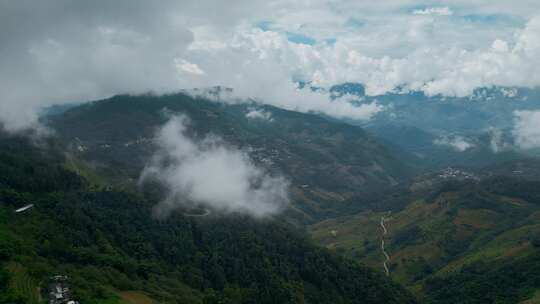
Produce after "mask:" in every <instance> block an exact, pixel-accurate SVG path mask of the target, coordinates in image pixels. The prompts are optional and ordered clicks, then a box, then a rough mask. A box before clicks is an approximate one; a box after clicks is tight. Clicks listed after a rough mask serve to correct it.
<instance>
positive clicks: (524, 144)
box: [513, 111, 540, 149]
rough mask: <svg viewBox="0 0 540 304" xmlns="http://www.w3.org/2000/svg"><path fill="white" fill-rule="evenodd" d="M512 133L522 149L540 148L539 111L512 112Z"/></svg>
mask: <svg viewBox="0 0 540 304" xmlns="http://www.w3.org/2000/svg"><path fill="white" fill-rule="evenodd" d="M513 135H514V138H515V142H516V145H517V146H519V147H520V148H522V149H534V148H540V111H516V112H514V130H513Z"/></svg>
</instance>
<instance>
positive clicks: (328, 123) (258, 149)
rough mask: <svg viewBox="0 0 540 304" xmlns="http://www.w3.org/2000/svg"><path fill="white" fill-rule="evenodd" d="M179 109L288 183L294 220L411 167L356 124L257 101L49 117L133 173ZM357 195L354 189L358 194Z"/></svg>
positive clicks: (111, 169)
mask: <svg viewBox="0 0 540 304" xmlns="http://www.w3.org/2000/svg"><path fill="white" fill-rule="evenodd" d="M166 112H167V113H169V114H170V113H183V114H185V115H187V116H188V117H189V118H190V120H191V121H192V128H191V130H190V132H191V133H192V134H193V136H195V137H203V136H205V135H206V134H209V133H211V134H214V135H217V136H219V137H221V138H223V139H224V140H225V141H226V142H227V143H229V144H231V145H233V146H235V147H238V148H240V149H243V150H244V151H248V152H249V154H250V157H251V158H252V159H253V161H254V162H255V163H256V164H257V165H260V166H263V167H264V168H266V169H267V170H269V171H271V172H275V173H280V174H283V175H285V177H286V178H287V179H289V180H290V181H291V184H292V191H291V193H292V194H293V201H294V202H295V203H294V204H293V208H294V210H293V213H294V217H296V218H297V219H298V220H300V221H313V220H315V219H317V218H322V217H325V216H333V215H337V213H336V212H337V211H336V210H338V209H346V208H345V207H344V206H349V205H353V204H361V203H362V202H358V201H351V198H352V197H353V194H362V193H363V194H364V195H365V197H368V196H369V195H370V193H375V192H378V191H379V190H380V189H386V188H390V187H392V186H395V185H397V184H399V183H400V182H402V181H404V180H406V179H408V178H409V177H410V176H411V175H412V172H413V170H412V167H410V166H408V165H407V164H405V163H404V161H403V159H401V156H400V154H398V153H392V152H390V151H389V149H388V148H387V147H386V146H384V145H383V144H381V143H379V142H378V141H377V140H375V139H374V137H372V136H370V135H369V134H367V133H366V132H365V131H364V130H362V129H361V128H359V127H356V126H352V125H349V124H346V123H342V122H336V121H332V120H328V119H325V118H322V117H320V116H318V115H314V114H302V113H298V112H292V111H287V110H282V109H279V108H276V107H272V106H266V105H259V104H256V103H251V104H250V103H248V104H246V103H239V104H227V103H223V102H216V101H211V100H208V99H205V98H197V97H192V96H190V95H187V94H173V95H166V96H152V95H141V96H128V95H122V96H115V97H112V98H110V99H106V100H101V101H97V102H92V103H88V104H84V105H81V106H78V107H75V108H72V109H70V110H68V111H66V112H64V113H63V114H61V115H56V116H52V117H50V118H49V122H48V123H49V125H50V126H51V128H53V129H54V130H56V132H57V134H58V135H59V136H60V137H61V138H62V139H63V140H64V141H66V142H69V143H70V144H71V145H72V151H71V154H72V155H74V156H75V158H80V159H83V160H85V161H86V162H87V163H88V164H90V165H91V166H94V167H96V168H97V169H98V171H100V170H101V171H102V172H105V171H106V172H105V173H106V174H105V175H108V176H115V175H116V176H117V177H120V179H121V180H122V179H123V180H125V178H126V177H129V178H132V179H136V178H138V174H139V172H140V171H141V168H142V167H143V166H144V165H145V164H146V163H147V162H148V160H149V158H150V157H151V155H152V153H153V152H154V151H155V145H154V143H153V138H154V137H155V132H156V130H157V129H158V127H160V126H161V125H163V124H164V123H165V122H166V121H167V119H168V118H167V114H165V113H166ZM357 197H358V195H357Z"/></svg>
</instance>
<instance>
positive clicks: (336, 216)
mask: <svg viewBox="0 0 540 304" xmlns="http://www.w3.org/2000/svg"><path fill="white" fill-rule="evenodd" d="M253 109H258V111H264V112H265V113H267V114H266V116H265V117H266V118H257V119H253V118H249V117H248V115H247V114H248V113H250V111H253ZM177 114H182V115H186V116H187V117H189V119H190V124H189V125H188V127H187V129H186V131H185V132H186V136H191V137H192V138H194V139H195V140H200V141H201V142H204V141H205V140H207V138H212V136H214V137H215V138H219V139H220V140H222V142H223V143H226V144H227V145H230V146H231V147H232V146H234V147H237V148H238V149H239V151H242V153H245V154H244V155H246V157H249V159H251V160H252V162H253V164H254V165H256V166H258V167H259V168H262V170H264V172H267V174H270V175H283V177H284V178H285V179H287V180H288V182H289V185H288V191H289V193H290V204H289V205H288V206H287V207H286V209H285V210H284V211H283V213H282V214H280V215H278V216H271V217H270V218H269V219H267V220H263V222H262V223H260V222H258V220H252V219H250V218H249V216H246V215H243V214H241V213H239V214H233V215H229V216H226V215H223V214H222V211H220V210H218V209H213V208H212V207H211V206H205V205H193V206H191V207H189V205H186V206H185V207H182V206H180V207H178V209H177V210H175V211H174V212H173V213H172V215H171V216H170V218H167V219H165V220H164V219H156V218H154V217H153V216H152V214H155V206H156V204H157V202H159V201H163V200H168V199H170V198H168V197H167V196H166V195H165V194H166V193H167V191H166V188H164V187H163V186H162V185H160V184H159V183H157V182H150V183H146V184H142V183H141V181H140V172H141V171H142V170H143V169H144V168H145V167H146V166H147V164H148V162H149V160H151V159H152V157H155V152H156V151H157V149H158V148H159V142H158V141H157V135H156V134H158V130H159V128H160V127H161V126H162V125H164V124H166V122H167V121H168V120H169V119H170V117H171V116H172V115H177ZM43 121H44V122H46V123H47V124H48V125H49V126H50V128H52V129H54V130H56V132H57V133H56V134H55V137H52V138H50V139H48V142H47V143H46V146H48V148H47V149H46V150H45V151H47V152H46V153H45V154H43V152H40V149H41V148H40V149H37V148H35V147H31V146H29V145H28V143H26V142H25V140H24V139H23V138H19V137H16V136H15V137H13V136H11V135H7V134H4V135H2V136H3V137H2V138H1V140H0V141H1V142H2V144H3V145H4V149H3V151H4V154H3V156H2V157H3V159H4V163H3V166H4V167H3V168H4V172H10V173H9V174H8V175H7V176H6V178H5V179H4V180H3V181H1V180H0V182H1V183H0V185H3V186H2V187H4V188H3V189H4V190H3V192H2V196H1V197H0V199H1V200H2V202H3V204H2V208H3V210H4V211H3V212H4V213H3V214H4V216H5V218H6V220H7V219H8V218H9V217H7V214H9V212H11V211H10V210H12V209H13V208H15V209H14V210H15V211H16V210H17V208H19V209H21V206H22V207H23V208H25V207H24V206H26V205H24V203H27V202H31V203H32V207H33V208H31V209H30V208H29V210H25V211H24V214H25V216H27V219H25V220H22V218H17V217H16V218H12V219H9V221H8V222H7V223H9V224H7V225H6V226H3V227H4V228H3V229H4V233H5V235H6V237H7V239H6V240H9V239H12V238H15V239H18V240H19V241H18V242H20V243H21V244H24V245H23V246H27V247H31V248H34V249H33V250H34V251H35V252H36V254H32V255H28V254H26V253H25V251H24V250H23V251H20V250H18V249H9V248H12V246H7V245H3V246H4V248H5V249H4V250H8V251H9V252H10V253H9V255H8V258H7V259H8V261H9V260H11V259H14V258H15V260H16V261H18V262H17V263H19V264H17V265H25V266H22V267H23V268H27V269H34V268H35V267H38V265H41V266H39V267H42V272H41V273H34V272H33V273H34V274H33V275H32V276H33V279H32V280H31V282H39V281H41V280H43V279H40V276H43V275H44V274H45V273H50V271H52V269H61V272H62V273H66V274H69V276H70V277H73V278H74V279H73V281H74V282H73V284H74V285H78V287H77V288H75V289H74V290H75V295H76V296H77V298H80V299H82V300H81V301H83V300H85V301H89V300H90V299H92V298H95V297H98V298H99V297H101V299H108V300H107V301H110V303H116V302H118V303H131V302H133V301H138V300H137V299H140V301H143V302H145V301H146V302H149V301H173V299H174V301H176V302H178V303H188V302H189V303H191V302H197V301H205V302H204V303H206V301H210V303H214V302H212V301H217V302H215V303H218V302H219V301H221V300H223V299H237V300H239V299H245V300H246V301H247V300H248V299H258V301H259V302H262V301H263V300H262V299H263V298H264V296H263V289H264V288H263V287H262V286H264V284H277V285H271V286H275V288H276V289H275V290H288V291H287V292H286V293H284V294H283V295H282V296H283V297H284V298H282V299H284V300H283V301H285V302H287V301H292V302H296V301H297V300H298V299H300V297H304V298H305V297H308V298H312V299H315V298H319V299H326V300H324V301H323V302H326V301H328V302H330V301H335V300H336V299H342V301H343V303H348V302H347V301H348V300H347V299H349V296H350V295H349V294H348V291H346V290H345V289H343V287H338V285H336V284H345V285H347V284H351V282H352V281H348V280H352V276H355V274H354V273H357V272H361V273H363V274H362V275H361V276H362V277H363V278H364V279H362V280H363V281H362V280H361V281H360V282H357V283H358V284H360V285H356V284H357V283H354V284H355V285H354V286H349V285H347V286H349V287H347V288H353V289H354V288H358V287H360V286H363V287H360V288H365V287H367V286H371V287H367V288H368V289H367V290H372V292H375V294H376V296H374V302H373V303H380V301H381V299H382V298H385V299H386V300H385V301H387V302H386V303H392V301H394V302H395V303H404V302H403V301H405V302H407V301H409V302H411V303H413V302H415V301H419V302H422V303H455V301H457V299H460V298H461V299H476V298H477V296H478V294H477V292H476V291H475V290H476V289H478V288H479V290H482V289H484V288H485V289H487V288H491V287H490V286H492V284H491V283H489V281H487V279H486V277H485V276H484V275H481V276H479V275H477V274H478V271H480V270H478V269H483V270H481V271H483V272H485V271H486V270H485V269H489V272H486V273H487V276H488V277H490V276H491V277H493V278H494V279H498V278H500V277H501V276H503V275H504V276H508V275H510V276H513V275H517V274H516V273H515V272H516V271H517V270H515V269H522V268H523V269H525V270H524V271H523V273H522V275H526V276H527V278H528V279H527V280H525V281H524V282H525V283H524V284H523V285H509V287H508V288H505V289H501V288H500V289H497V291H495V292H491V293H487V294H485V295H484V297H485V301H486V302H490V301H493V300H494V299H496V298H497V299H503V300H504V301H506V302H508V303H513V302H515V301H518V300H519V301H526V300H528V299H533V298H534V297H535V293H534V291H535V290H536V289H537V288H538V287H537V284H536V283H535V282H536V281H535V280H536V279H537V275H536V274H535V273H534V269H536V268H535V267H536V266H535V265H536V262H535V261H536V259H538V258H539V255H538V242H539V240H538V239H537V238H538V237H537V235H540V217H539V216H540V204H539V202H540V193H539V192H538V189H540V184H538V183H539V179H538V177H539V176H540V170H539V169H538V168H540V161H538V160H537V159H535V158H534V157H530V156H520V155H518V154H515V155H513V156H512V157H509V158H506V157H503V158H502V159H499V160H494V159H491V160H490V161H488V162H487V163H486V164H487V165H485V166H473V167H467V166H465V165H462V166H456V167H452V166H445V167H437V166H432V165H430V164H429V162H424V163H423V165H421V166H419V165H418V160H414V159H412V158H411V157H410V155H408V154H403V153H399V151H397V150H396V148H395V147H394V146H391V145H388V144H387V142H386V139H381V138H378V137H377V136H375V135H372V134H370V133H368V132H365V131H364V130H363V129H362V128H360V127H358V126H355V125H351V124H347V123H343V122H338V121H335V120H329V119H326V118H324V117H321V116H319V115H315V114H301V113H296V112H292V111H286V110H282V109H279V108H275V107H271V106H267V105H260V104H256V103H252V104H232V105H228V104H220V103H216V102H214V101H210V100H206V99H201V98H198V97H193V96H189V95H186V94H183V93H180V94H173V95H165V96H147V95H142V96H123V95H122V96H116V97H113V98H110V99H107V100H101V101H96V102H91V103H88V104H83V105H79V106H75V107H73V108H69V109H66V110H65V111H64V112H60V113H55V114H54V115H52V116H47V117H44V118H43ZM222 142H220V144H221V143H222ZM228 149H229V148H228ZM22 151H26V152H24V153H22ZM25 164H26V165H25ZM51 164H52V167H53V168H54V169H51ZM25 166H30V167H32V168H34V167H35V168H38V169H32V170H37V171H35V172H36V173H34V176H27V175H26V173H25V172H26V171H24V168H25ZM41 174H45V176H48V175H51V174H52V175H54V176H51V177H41ZM56 175H58V176H56ZM15 177H16V178H15ZM35 178H38V179H37V180H36V179H35ZM28 183H30V185H33V184H35V186H31V187H30V188H28ZM57 183H59V184H57ZM55 193H56V194H55ZM28 206H30V205H28ZM128 210H129V211H128ZM26 214H27V215H26ZM110 218H114V219H115V220H120V222H119V223H117V224H113V223H112V222H110ZM156 220H157V221H156ZM43 221H46V222H47V223H48V224H47V226H45V227H47V228H46V229H47V230H44V231H41V232H38V231H40V230H43V229H44V228H43V224H40V222H43ZM77 223H79V224H77ZM134 225H136V226H134ZM63 226H66V227H70V228H69V229H68V232H69V233H68V232H59V231H61V229H62V228H61V227H63ZM12 227H17V228H16V229H13V228H12ZM89 227H91V228H89ZM186 229H187V230H186ZM304 230H305V231H304ZM165 231H169V232H165ZM249 231H255V232H254V233H255V234H251V233H250V232H249ZM269 231H273V232H271V233H270V232H269ZM303 231H304V232H303ZM305 232H307V234H308V235H309V237H305V236H303V235H304V233H305ZM66 233H68V234H66ZM170 233H172V234H170ZM268 233H270V234H268ZM274 233H276V235H274ZM44 235H56V236H58V238H53V239H52V240H51V241H50V242H52V243H50V244H47V245H40V240H41V239H43V237H44ZM158 235H159V236H158ZM204 235H206V237H203V236H204ZM293 235H297V236H295V237H293V239H290V238H291V237H292V236H293ZM246 238H247V240H249V241H248V243H249V244H252V245H253V244H258V245H257V246H258V247H256V248H261V247H260V246H262V248H264V250H263V251H262V252H259V253H256V252H253V254H259V255H263V256H268V259H270V260H268V261H269V262H270V264H268V263H267V262H265V263H263V264H261V265H260V266H256V267H262V268H264V269H265V270H264V272H265V273H267V274H271V273H274V274H275V275H277V276H278V277H280V278H282V279H279V281H273V279H272V280H270V279H269V278H267V277H266V275H264V276H263V277H257V276H256V274H255V273H252V272H251V271H253V270H254V269H253V267H252V266H249V267H248V266H239V265H247V264H245V263H255V260H253V259H252V257H250V256H249V255H245V256H238V254H239V252H240V251H245V250H248V249H249V250H253V248H251V247H250V246H251V245H246V244H243V243H244V242H245V240H246ZM240 240H242V241H240ZM70 242H72V244H73V245H71V246H70V245H67V244H69V243H70ZM178 242H183V245H182V246H181V247H179V248H176V249H166V248H167V245H166V244H171V243H174V244H177V246H179V245H178V244H179V243H178ZM280 242H281V243H283V244H282V245H283V246H284V247H283V246H278V247H274V245H271V244H273V243H280ZM291 242H292V243H291ZM6 244H7V243H6ZM225 244H227V246H229V247H230V248H227V246H225ZM317 245H320V246H322V247H326V248H327V249H328V250H329V252H326V251H324V250H325V249H320V248H318V247H317ZM43 246H45V247H43ZM96 246H97V247H96ZM224 246H225V247H224ZM237 246H240V247H237ZM244 246H248V247H244ZM296 246H300V247H296ZM235 248H237V249H235ZM295 248H298V249H295ZM300 248H301V249H300ZM13 250H14V251H13ZM231 250H232V251H231ZM238 250H240V251H238ZM319 250H321V251H320V252H319ZM310 251H314V252H316V253H314V254H315V255H316V256H317V259H319V258H320V259H322V260H320V262H321V263H323V264H324V263H329V265H330V264H331V265H334V266H331V267H330V266H329V267H330V268H324V269H325V270H324V271H327V272H324V273H319V272H318V271H319V270H317V271H315V270H313V271H315V272H312V271H309V272H306V268H305V267H307V266H306V265H304V264H298V263H299V261H300V260H297V258H300V256H301V258H300V259H301V260H304V259H307V258H308V256H310V255H308V256H306V255H305V254H306V253H307V252H310ZM219 252H221V253H219ZM293 252H296V253H293ZM132 253H136V256H132ZM216 254H218V256H216ZM295 254H300V256H297V257H296V258H294V256H295ZM319 254H321V255H320V256H319ZM235 256H236V257H237V258H235V259H233V260H230V258H232V257H235ZM274 258H275V259H277V260H272V259H274ZM291 258H292V260H288V259H291ZM284 259H285V260H284ZM335 259H337V260H335ZM180 260H182V262H179V261H180ZM271 261H273V262H271ZM278 261H280V262H278ZM286 261H289V262H286ZM317 261H319V260H317ZM21 262H22V263H23V264H21ZM175 263H179V264H175ZM231 263H232V264H231ZM238 263H240V264H238ZM257 263H258V262H257ZM282 263H286V265H287V266H286V269H283V266H279V265H282ZM302 263H304V262H302ZM313 263H315V264H317V263H319V262H316V261H313ZM336 263H337V264H336ZM350 263H352V264H350ZM356 263H359V264H356ZM531 263H532V265H534V266H533V267H529V266H528V265H530V264H531ZM342 264H343V265H345V264H346V265H348V266H346V267H350V270H345V269H344V268H342V267H345V266H341V265H342ZM59 265H62V266H61V268H57V267H58V266H59ZM172 265H176V266H175V267H173V268H172V270H171V268H170V267H172ZM230 265H237V266H234V267H232V268H231V266H230ZM250 265H251V264H250ZM358 265H365V266H358ZM80 267H83V269H84V270H83V271H78V270H77V268H80ZM149 267H150V268H149ZM238 267H240V268H238ZM242 267H243V268H242ZM276 267H277V268H276ZM332 267H339V269H340V270H339V273H340V276H339V277H332V274H331V273H334V270H332V269H333V268H332ZM358 267H360V268H358ZM527 267H529V268H527ZM151 268H154V269H155V270H152V271H150V269H151ZM90 269H92V271H90ZM130 269H135V270H130ZM25 271H27V270H25ZM149 271H150V273H152V274H149ZM237 271H242V272H243V277H238V276H237V275H236V272H237ZM321 271H322V269H321ZM349 272H351V273H350V275H351V277H348V279H345V280H346V282H347V283H345V281H343V279H344V277H343V276H345V277H346V276H347V273H349ZM90 274H92V275H93V277H92V276H90ZM195 274H196V275H195ZM326 275H329V276H330V277H331V278H333V279H331V280H332V281H327V280H326V279H324V280H323V279H321V280H322V281H318V280H319V279H316V281H313V279H314V278H318V277H319V276H326ZM475 275H476V276H475ZM98 276H99V277H101V278H100V279H97V277H98ZM113 277H115V278H121V280H120V281H116V280H112V278H113ZM249 278H251V280H254V279H255V278H257V279H256V280H262V281H261V282H267V283H261V284H263V285H258V286H252V287H251V288H250V289H244V288H240V287H239V286H246V284H247V282H245V281H244V280H245V279H249ZM465 278H466V279H465ZM148 280H151V282H153V283H152V284H150V285H148ZM267 280H270V281H267ZM355 280H357V279H355ZM82 282H87V283H85V284H89V285H84V284H83V283H82ZM90 282H91V283H90ZM269 282H270V283H269ZM398 283H399V284H400V285H401V286H400V285H398ZM34 284H37V283H34ZM80 284H83V285H80ZM283 284H285V285H283ZM321 284H323V285H324V284H330V285H328V286H329V287H328V288H330V289H329V290H331V291H330V292H331V293H330V294H326V293H324V294H321V293H319V292H316V291H315V290H316V288H315V289H313V288H314V287H313V286H323V285H321ZM497 284H503V283H497ZM284 286H287V287H284ZM325 286H326V285H325ZM374 286H377V287H374ZM402 286H403V287H402ZM442 286H444V288H443V287H442ZM36 288H37V287H36ZM96 288H97V289H96ZM261 288H263V289H261ZM283 288H285V289H283ZM372 288H375V289H376V290H377V291H375V290H373V289H372ZM403 288H405V289H403ZM535 288H536V289H535ZM98 290H99V292H98ZM180 290H181V291H182V294H183V296H182V297H181V298H179V297H177V296H175V295H176V294H177V291H180ZM347 290H349V289H347ZM15 294H16V292H15ZM413 295H414V297H413ZM449 295H452V296H449ZM285 299H288V300H285ZM291 299H297V300H291ZM331 299H332V300H331ZM234 301H236V300H234ZM239 301H240V300H239ZM242 301H243V300H242ZM298 301H300V300H298ZM531 301H532V300H531ZM479 303H480V302H479Z"/></svg>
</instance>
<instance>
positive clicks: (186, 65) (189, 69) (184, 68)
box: [174, 58, 205, 75]
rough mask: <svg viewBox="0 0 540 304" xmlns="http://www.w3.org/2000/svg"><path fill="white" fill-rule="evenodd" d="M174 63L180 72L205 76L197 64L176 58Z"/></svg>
mask: <svg viewBox="0 0 540 304" xmlns="http://www.w3.org/2000/svg"><path fill="white" fill-rule="evenodd" d="M174 63H175V64H176V68H177V69H178V70H179V72H186V73H191V74H194V75H204V74H205V73H204V71H203V70H201V68H200V67H199V66H198V65H196V64H195V63H191V62H188V61H186V60H184V59H180V58H175V59H174Z"/></svg>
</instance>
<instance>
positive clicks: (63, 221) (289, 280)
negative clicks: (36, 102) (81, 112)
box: [0, 136, 414, 303]
mask: <svg viewBox="0 0 540 304" xmlns="http://www.w3.org/2000/svg"><path fill="white" fill-rule="evenodd" d="M0 147H1V148H2V149H1V150H0V151H1V153H0V167H1V168H2V172H3V173H4V174H3V175H2V179H1V180H0V263H1V264H2V267H0V269H1V271H0V281H1V282H10V281H11V282H13V283H12V284H3V285H1V287H0V303H27V302H28V301H30V296H33V295H31V294H28V293H27V292H25V291H22V289H21V288H22V286H24V288H25V289H24V290H28V288H30V289H33V288H37V287H38V286H40V285H41V286H44V285H45V284H46V282H47V278H48V277H49V276H50V275H53V274H65V275H68V276H69V278H70V283H71V285H72V289H73V292H74V296H75V297H76V298H77V299H79V300H80V301H81V302H82V303H119V301H122V298H121V296H124V298H125V295H126V293H125V292H124V291H137V292H135V293H131V294H138V295H141V294H144V295H146V296H147V297H149V298H151V299H154V300H155V301H157V302H160V303H203V302H204V303H360V302H362V303H413V302H414V299H413V298H412V297H411V296H410V295H409V294H408V293H407V292H406V291H404V290H403V289H402V288H400V287H399V286H398V285H396V284H395V283H392V282H391V281H389V280H387V279H386V278H384V277H383V276H382V275H380V274H378V273H377V272H374V271H372V270H370V269H368V268H366V267H363V266H360V265H358V264H356V263H354V262H352V261H348V260H345V259H342V258H338V257H336V256H334V255H333V254H331V253H329V252H327V251H325V250H323V249H320V248H317V247H316V246H314V245H313V244H312V243H311V242H310V241H309V240H307V239H306V238H305V237H304V236H303V235H302V234H300V233H299V232H298V231H296V230H294V229H293V228H291V227H289V226H287V225H285V224H283V223H281V222H279V221H275V220H273V219H267V220H253V219H250V218H247V217H243V216H240V215H238V216H236V215H232V216H230V217H219V216H208V217H204V218H189V217H184V216H182V214H175V215H173V216H172V217H171V218H169V219H167V220H159V221H158V220H155V219H153V218H152V217H151V216H150V214H151V208H152V206H153V205H154V204H155V201H154V200H153V198H152V197H151V196H148V195H145V194H144V193H137V192H128V191H123V190H119V189H115V188H110V187H105V188H102V189H99V188H97V189H96V188H90V187H89V184H88V183H87V182H86V181H85V180H84V179H83V178H81V177H79V176H76V175H75V174H74V173H72V172H70V171H68V170H66V169H65V168H64V163H65V159H64V158H63V157H62V152H63V151H62V150H58V149H60V148H61V145H56V144H52V145H49V144H45V143H44V144H42V147H41V148H36V147H34V146H31V145H29V144H27V143H25V141H24V140H22V139H20V138H12V137H6V136H2V137H1V138H0ZM26 203H33V204H34V208H32V209H29V210H27V211H26V212H23V213H14V210H15V209H16V208H17V207H19V206H21V205H24V204H26ZM9 265H11V266H9ZM13 265H17V266H16V267H14V266H13ZM13 270H16V271H13ZM22 273H24V274H25V278H24V282H30V283H28V284H26V283H24V284H23V285H21V284H19V283H18V282H23V281H22V280H21V279H20V278H22V277H21V276H20V274H22ZM29 284H30V285H29ZM6 286H7V287H6ZM32 286H34V287H32Z"/></svg>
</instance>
